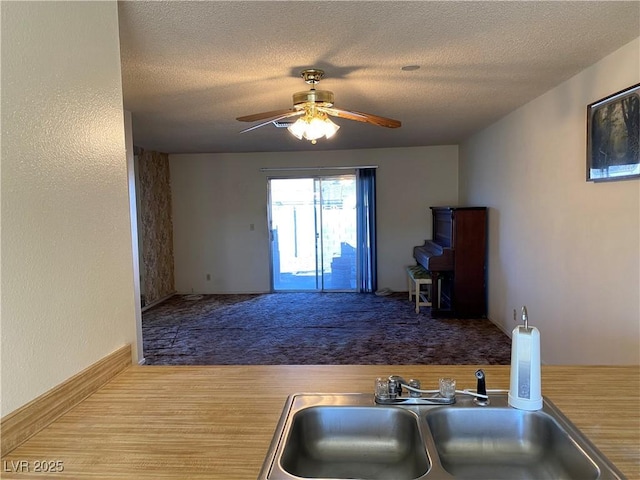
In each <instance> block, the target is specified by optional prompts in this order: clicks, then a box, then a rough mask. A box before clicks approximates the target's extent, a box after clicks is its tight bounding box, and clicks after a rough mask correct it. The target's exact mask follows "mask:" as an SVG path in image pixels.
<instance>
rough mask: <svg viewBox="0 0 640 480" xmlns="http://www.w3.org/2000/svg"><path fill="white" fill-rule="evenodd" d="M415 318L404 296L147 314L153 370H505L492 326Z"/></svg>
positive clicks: (279, 298) (186, 303) (176, 304)
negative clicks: (378, 367) (257, 366)
mask: <svg viewBox="0 0 640 480" xmlns="http://www.w3.org/2000/svg"><path fill="white" fill-rule="evenodd" d="M429 311H430V309H429V308H424V307H423V308H421V312H420V313H419V314H416V313H415V311H414V304H413V303H411V302H409V300H408V298H407V294H406V293H397V294H393V295H390V296H387V297H376V296H375V295H373V294H359V293H275V294H261V295H195V296H193V295H192V296H189V295H185V296H181V295H176V296H174V297H172V298H170V299H169V300H167V301H166V302H164V303H162V304H160V305H157V306H155V307H153V308H151V309H150V310H148V311H146V312H144V313H143V318H142V332H143V339H144V356H145V359H146V363H147V364H150V365H238V364H239V365H255V364H263V365H277V364H287V365H302V364H307V365H311V364H314V365H321V364H325V365H328V364H333V365H340V364H343V365H344V364H354V365H367V364H369V365H373V364H395V365H402V364H406V365H408V364H441V365H447V364H503V365H508V364H509V363H510V355H511V351H510V349H511V340H510V338H509V337H508V336H507V335H505V334H504V333H503V332H502V331H501V330H500V329H498V328H497V327H496V326H495V325H494V324H492V323H491V322H490V321H489V320H486V319H475V320H457V319H432V318H431V316H430V315H429Z"/></svg>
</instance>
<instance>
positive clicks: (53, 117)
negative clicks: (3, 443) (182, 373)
mask: <svg viewBox="0 0 640 480" xmlns="http://www.w3.org/2000/svg"><path fill="white" fill-rule="evenodd" d="M1 13H2V223H3V225H2V226H3V229H2V253H1V255H2V262H1V263H2V353H1V354H2V408H1V413H2V415H6V414H7V413H10V412H11V411H13V410H15V409H16V408H18V407H20V406H22V405H24V404H25V403H27V402H29V401H30V400H32V399H34V398H35V397H37V396H38V395H40V394H42V393H44V392H45V391H47V390H49V389H50V388H52V387H54V386H56V385H58V384H59V383H61V382H63V381H64V380H65V379H67V378H69V377H70V376H72V375H74V374H76V373H78V372H79V371H81V370H83V369H84V368H86V367H87V366H89V365H91V364H92V363H94V362H96V361H97V360H99V359H101V358H103V357H104V356H105V355H107V354H109V353H111V352H112V351H114V350H116V349H117V348H119V347H121V346H122V345H124V344H127V343H131V344H132V345H133V346H134V350H135V346H136V326H135V320H134V297H133V275H132V251H131V236H130V235H131V234H130V222H129V202H128V192H127V164H126V157H125V138H124V127H123V125H124V122H123V109H122V92H121V90H122V88H121V79H120V52H119V42H118V16H117V6H116V2H115V1H113V2H37V3H36V2H2V3H1ZM136 355H137V353H136V352H135V351H134V356H136Z"/></svg>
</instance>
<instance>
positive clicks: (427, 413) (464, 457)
mask: <svg viewBox="0 0 640 480" xmlns="http://www.w3.org/2000/svg"><path fill="white" fill-rule="evenodd" d="M299 478H309V479H325V480H328V479H331V480H343V479H360V480H378V479H385V480H417V479H420V480H445V479H446V480H451V479H474V480H481V479H487V480H488V479H491V480H500V479H505V480H518V479H523V480H529V479H531V480H543V479H552V480H564V479H575V480H597V479H598V480H600V479H602V480H604V479H624V478H625V477H624V476H623V475H622V473H621V472H620V471H618V470H617V469H616V468H615V466H613V464H611V462H609V461H608V460H607V459H606V458H605V457H604V456H603V455H602V453H600V452H599V451H598V450H597V449H596V447H595V446H593V445H592V444H591V442H589V440H588V439H587V438H585V437H584V435H583V434H582V433H581V432H580V431H579V430H578V429H577V428H576V427H575V426H574V425H573V424H571V422H570V421H569V420H568V419H567V418H566V417H565V416H564V415H562V413H561V412H560V411H559V410H558V409H557V407H555V406H554V405H553V404H552V403H551V402H550V401H549V400H548V399H546V398H545V399H544V404H543V408H542V410H539V411H533V412H530V411H523V410H516V409H514V408H511V407H509V406H508V404H507V396H506V395H492V396H491V404H490V405H489V406H484V407H482V406H478V405H476V404H474V402H473V400H472V399H471V398H468V397H462V398H458V399H457V401H456V403H455V404H453V405H447V406H429V405H419V406H416V405H412V406H404V405H403V406H390V405H376V404H375V402H374V397H373V395H367V394H338V395H332V394H295V395H291V396H289V398H288V399H287V402H286V404H285V408H284V410H283V412H282V416H281V418H280V422H279V423H278V426H277V428H276V431H275V433H274V437H273V440H272V442H271V446H270V448H269V451H268V453H267V456H266V458H265V461H264V464H263V467H262V470H261V472H260V475H259V477H258V480H292V479H299Z"/></svg>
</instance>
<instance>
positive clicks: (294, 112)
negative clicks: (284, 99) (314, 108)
mask: <svg viewBox="0 0 640 480" xmlns="http://www.w3.org/2000/svg"><path fill="white" fill-rule="evenodd" d="M285 111H286V112H288V113H287V114H286V115H280V116H279V117H274V118H270V119H269V120H267V121H266V122H262V123H259V124H257V125H253V126H251V127H249V128H245V129H244V130H242V131H241V132H240V133H246V132H250V131H251V130H255V129H256V128H260V127H264V126H265V125H268V124H270V123H273V122H277V121H278V120H284V119H285V118H289V117H295V116H296V115H302V114H303V113H304V110H294V111H293V112H292V111H290V110H285ZM258 115H259V114H258ZM243 121H246V120H243Z"/></svg>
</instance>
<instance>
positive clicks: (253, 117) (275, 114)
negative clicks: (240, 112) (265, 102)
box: [236, 108, 297, 122]
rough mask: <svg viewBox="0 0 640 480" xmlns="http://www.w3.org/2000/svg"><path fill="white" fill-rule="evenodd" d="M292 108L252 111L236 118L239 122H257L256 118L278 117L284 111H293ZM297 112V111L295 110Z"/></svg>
mask: <svg viewBox="0 0 640 480" xmlns="http://www.w3.org/2000/svg"><path fill="white" fill-rule="evenodd" d="M294 111H296V110H294V109H293V108H286V109H284V110H273V111H271V112H262V113H254V114H253V115H245V116H244V117H238V118H236V120H240V121H241V122H257V121H258V120H265V119H267V118H269V117H279V116H280V115H284V114H285V113H290V112H294ZM296 112H297V111H296Z"/></svg>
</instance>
